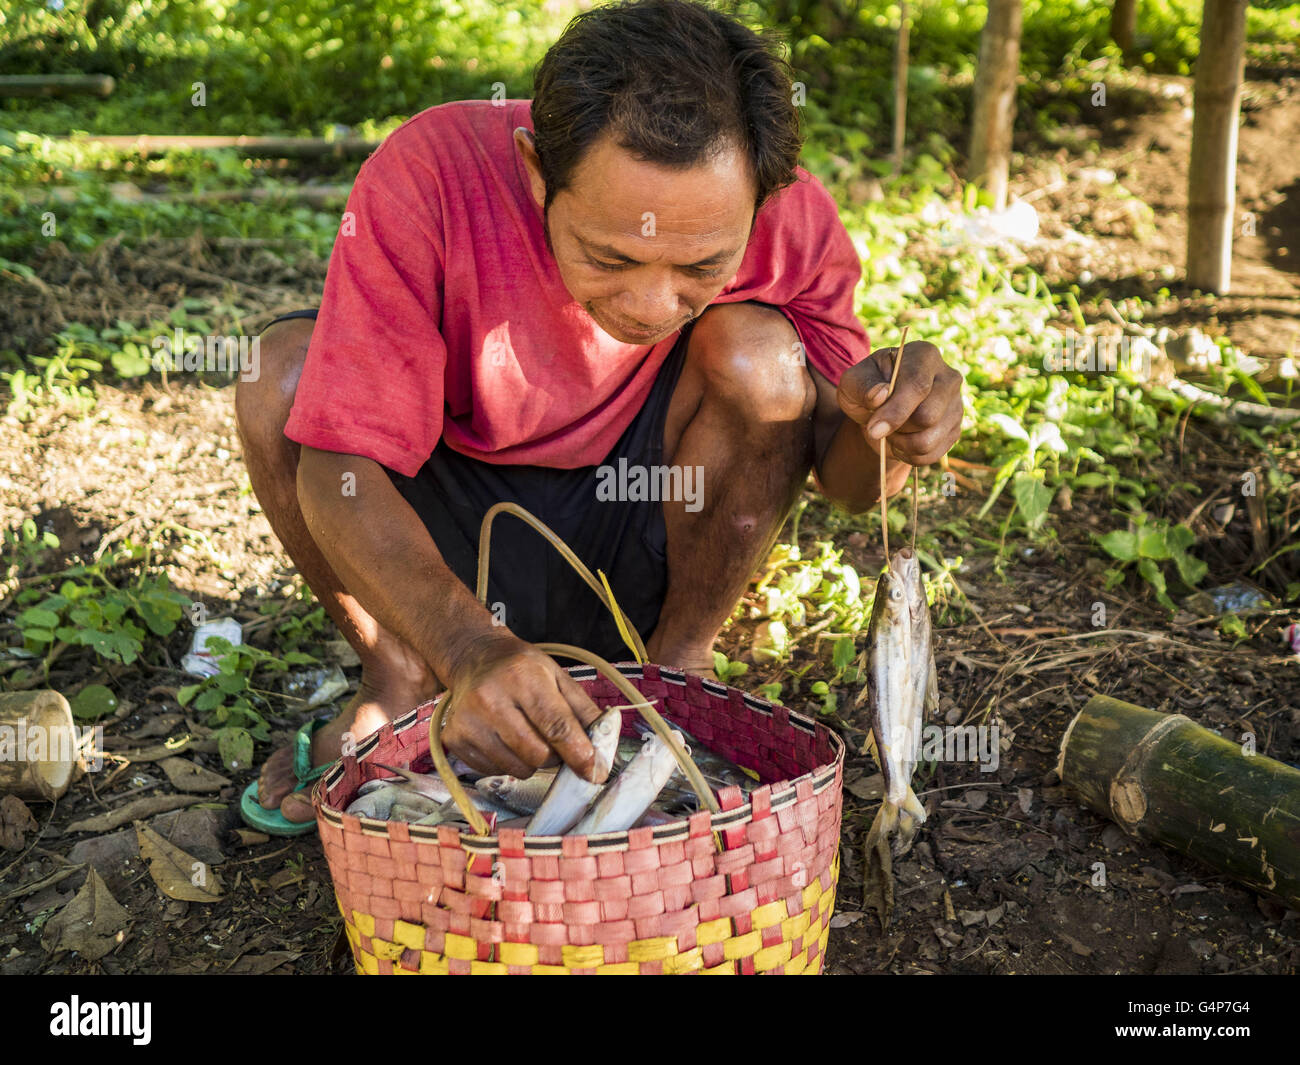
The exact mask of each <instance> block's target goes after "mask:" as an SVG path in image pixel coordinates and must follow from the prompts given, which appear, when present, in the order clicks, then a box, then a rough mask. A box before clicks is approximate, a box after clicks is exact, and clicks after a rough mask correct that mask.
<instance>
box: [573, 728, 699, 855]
mask: <svg viewBox="0 0 1300 1065" xmlns="http://www.w3.org/2000/svg"><path fill="white" fill-rule="evenodd" d="M676 737H677V739H678V741H679V742H680V741H681V733H680V732H678V733H676ZM687 753H689V748H688V752H687ZM676 766H677V759H676V758H674V757H673V752H672V749H671V748H670V747H669V746H668V744H666V743H665V742H664V741H663V740H661V739H660V738H659V737H658V736H649V737H647V738H646V741H645V744H644V746H643V747H642V748H641V753H640V754H638V755H637V756H636V757H635V758H633V759H632V761H631V762H629V763H628V766H627V768H626V769H624V770H623V772H621V773H620V774H619V775H618V778H617V779H616V780H615V781H614V783H613V784H611V785H610V786H609V787H608V788H606V789H605V790H604V792H603V793H602V794H601V796H600V798H599V799H597V800H596V803H595V805H594V806H592V808H591V809H590V810H588V811H587V814H586V816H585V817H583V819H582V820H581V821H579V822H578V823H577V824H576V825H575V826H574V827H573V834H574V835H578V836H590V835H595V834H597V833H600V832H623V831H626V830H627V829H629V828H631V827H632V826H633V825H635V824H636V823H637V822H638V821H640V820H641V818H642V817H644V816H645V813H646V811H647V810H648V809H650V806H651V804H652V803H653V802H654V801H655V799H656V797H657V796H658V795H659V792H660V791H661V790H662V789H663V786H664V785H665V784H667V783H668V778H669V777H671V776H672V775H673V770H674V769H675V768H676Z"/></svg>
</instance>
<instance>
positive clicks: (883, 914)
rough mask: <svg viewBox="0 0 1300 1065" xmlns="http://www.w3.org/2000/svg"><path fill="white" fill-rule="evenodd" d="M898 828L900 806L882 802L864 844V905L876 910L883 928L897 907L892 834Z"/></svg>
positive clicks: (864, 907) (863, 906)
mask: <svg viewBox="0 0 1300 1065" xmlns="http://www.w3.org/2000/svg"><path fill="white" fill-rule="evenodd" d="M897 827H898V807H897V806H894V805H893V804H892V803H890V802H889V801H888V800H886V801H885V802H882V803H881V804H880V809H879V810H878V811H877V812H876V818H875V820H874V821H872V822H871V828H870V829H868V831H867V838H866V842H865V843H864V844H863V851H864V852H865V855H864V858H865V860H864V863H863V864H864V868H863V875H862V908H863V909H864V910H865V909H873V910H875V911H876V917H877V918H878V919H879V921H880V927H881V929H882V930H883V929H885V928H887V927H889V917H890V914H891V913H892V912H893V909H894V863H893V859H892V857H891V855H890V852H889V837H890V836H891V835H892V834H893V832H894V829H895V828H897Z"/></svg>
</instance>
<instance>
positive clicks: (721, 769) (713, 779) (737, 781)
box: [620, 721, 759, 803]
mask: <svg viewBox="0 0 1300 1065" xmlns="http://www.w3.org/2000/svg"><path fill="white" fill-rule="evenodd" d="M632 727H633V728H635V729H636V731H637V734H638V735H640V736H641V737H643V738H644V737H645V736H651V735H653V734H654V730H653V729H651V728H650V726H649V725H648V724H647V723H646V722H645V721H637V722H635V723H634V724H633V726H632ZM670 727H671V728H672V729H674V730H676V731H677V732H680V733H681V735H682V742H683V743H685V744H686V745H687V746H688V747H690V749H691V761H693V762H694V763H695V765H696V767H697V768H698V769H699V771H700V774H701V775H702V776H703V777H704V779H705V781H707V782H708V783H709V784H711V785H712V786H713V790H714V791H720V790H722V789H723V788H725V787H731V786H735V787H738V788H739V789H740V790H741V792H742V793H743V794H744V796H745V797H746V798H748V797H749V795H750V793H752V792H753V791H754V789H755V788H757V787H758V786H759V782H758V776H757V774H755V773H753V771H752V770H748V769H744V768H742V767H741V766H738V765H736V763H735V762H731V761H728V760H727V759H726V758H723V757H722V755H720V754H718V753H717V752H716V751H711V750H709V749H708V748H707V747H704V746H702V745H701V744H700V742H699V741H698V740H697V739H696V738H695V737H694V736H692V735H691V734H690V733H689V732H687V731H686V730H685V729H684V728H681V727H680V726H678V725H670ZM620 750H621V747H620ZM669 786H670V787H674V786H675V787H676V788H677V789H678V790H680V791H684V792H690V794H691V795H695V792H694V791H692V790H691V787H690V784H689V783H687V781H686V778H685V777H684V776H683V775H682V773H681V771H680V770H679V771H678V772H677V773H676V774H674V776H673V779H672V781H671V782H670V784H669ZM698 801H699V797H698V796H696V802H697V803H698Z"/></svg>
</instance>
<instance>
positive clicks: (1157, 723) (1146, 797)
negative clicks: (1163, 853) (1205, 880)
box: [1057, 695, 1300, 907]
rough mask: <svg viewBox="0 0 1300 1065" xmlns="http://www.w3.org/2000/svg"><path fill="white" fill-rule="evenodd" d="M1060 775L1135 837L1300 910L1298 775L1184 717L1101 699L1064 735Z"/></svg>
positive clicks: (1092, 701)
mask: <svg viewBox="0 0 1300 1065" xmlns="http://www.w3.org/2000/svg"><path fill="white" fill-rule="evenodd" d="M1057 772H1058V773H1060V776H1061V780H1062V782H1063V783H1064V784H1066V786H1068V787H1069V788H1071V789H1072V790H1073V791H1074V792H1075V793H1076V794H1077V795H1078V796H1079V797H1080V799H1081V800H1082V801H1083V802H1084V803H1085V804H1086V805H1087V806H1088V807H1089V808H1090V809H1092V810H1095V811H1096V812H1097V813H1099V814H1101V815H1102V816H1103V817H1109V818H1111V819H1113V820H1114V821H1115V823H1116V824H1118V825H1119V826H1120V827H1121V828H1122V829H1124V831H1125V832H1127V833H1129V834H1130V835H1133V836H1141V837H1143V838H1145V839H1149V840H1153V841H1155V842H1156V843H1162V844H1164V845H1165V846H1167V847H1172V848H1173V849H1174V850H1177V851H1178V852H1180V853H1182V854H1186V855H1188V856H1189V857H1191V858H1195V859H1196V860H1197V861H1200V862H1204V863H1205V864H1206V865H1209V866H1212V867H1213V868H1215V869H1218V870H1219V871H1221V872H1223V873H1226V874H1227V875H1228V876H1231V877H1232V878H1233V879H1235V880H1239V881H1241V882H1242V883H1243V884H1246V885H1248V886H1249V887H1252V888H1254V889H1255V890H1256V891H1260V892H1263V893H1265V894H1268V895H1274V896H1276V897H1277V898H1279V899H1281V900H1283V901H1284V902H1286V903H1287V904H1288V905H1290V906H1292V907H1300V770H1295V769H1292V768H1291V767H1290V766H1288V765H1285V764H1284V763H1282V762H1276V761H1274V760H1273V759H1272V758H1266V757H1264V756H1263V755H1259V754H1256V755H1247V754H1245V753H1244V752H1243V750H1242V747H1241V745H1240V744H1237V743H1230V742H1229V741H1227V740H1225V739H1224V738H1223V737H1221V736H1216V735H1215V734H1214V733H1213V732H1211V731H1209V729H1204V728H1202V727H1201V726H1200V725H1197V724H1196V723H1194V722H1192V721H1190V720H1188V719H1187V718H1185V717H1183V716H1182V715H1181V714H1161V713H1159V712H1157V711H1155V710H1147V709H1145V708H1144V707H1141V706H1134V705H1132V704H1131V703H1123V702H1120V701H1119V700H1118V699H1111V698H1109V697H1108V696H1105V695H1098V696H1095V697H1094V698H1092V699H1090V700H1089V701H1088V703H1087V705H1085V706H1084V708H1083V709H1082V710H1081V711H1079V714H1078V715H1077V716H1076V717H1075V719H1074V720H1073V721H1072V722H1071V723H1070V726H1069V728H1067V729H1066V732H1065V738H1064V739H1063V740H1062V741H1061V759H1060V762H1059V764H1058V766H1057Z"/></svg>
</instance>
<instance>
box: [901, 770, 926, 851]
mask: <svg viewBox="0 0 1300 1065" xmlns="http://www.w3.org/2000/svg"><path fill="white" fill-rule="evenodd" d="M924 822H925V807H924V806H922V805H921V800H920V799H918V798H917V797H916V792H914V791H913V790H912V789H911V788H910V787H909V788H908V789H907V795H906V796H905V797H904V798H903V806H902V809H901V811H900V812H899V815H898V837H897V846H896V848H895V850H896V853H898V854H906V853H907V852H908V850H910V849H911V846H912V839H913V838H914V837H915V836H916V830H917V829H918V828H920V827H921V825H922V824H923V823H924Z"/></svg>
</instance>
